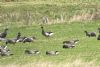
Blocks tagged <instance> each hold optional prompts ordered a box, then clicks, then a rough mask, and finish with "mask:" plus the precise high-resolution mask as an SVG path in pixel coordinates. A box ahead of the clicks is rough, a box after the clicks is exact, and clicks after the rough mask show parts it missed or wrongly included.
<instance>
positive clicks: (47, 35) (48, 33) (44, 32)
mask: <svg viewBox="0 0 100 67" xmlns="http://www.w3.org/2000/svg"><path fill="white" fill-rule="evenodd" d="M41 29H42V35H43V36H45V37H50V36H52V35H53V34H54V33H53V32H46V31H44V28H43V26H42V27H41Z"/></svg>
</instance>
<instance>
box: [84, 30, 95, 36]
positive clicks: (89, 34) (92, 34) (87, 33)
mask: <svg viewBox="0 0 100 67" xmlns="http://www.w3.org/2000/svg"><path fill="white" fill-rule="evenodd" d="M84 32H85V33H86V36H88V37H96V33H95V32H87V31H84Z"/></svg>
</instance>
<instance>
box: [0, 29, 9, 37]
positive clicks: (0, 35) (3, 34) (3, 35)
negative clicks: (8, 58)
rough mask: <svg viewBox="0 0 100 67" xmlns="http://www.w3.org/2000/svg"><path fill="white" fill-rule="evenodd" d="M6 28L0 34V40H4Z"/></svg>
mask: <svg viewBox="0 0 100 67" xmlns="http://www.w3.org/2000/svg"><path fill="white" fill-rule="evenodd" d="M7 30H8V29H7V28H6V29H5V30H4V32H1V33H0V38H5V37H6V36H7Z"/></svg>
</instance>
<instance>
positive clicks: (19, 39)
mask: <svg viewBox="0 0 100 67" xmlns="http://www.w3.org/2000/svg"><path fill="white" fill-rule="evenodd" d="M25 38H26V37H25V36H24V37H21V33H20V32H19V33H18V36H17V40H16V42H23V40H24V39H25Z"/></svg>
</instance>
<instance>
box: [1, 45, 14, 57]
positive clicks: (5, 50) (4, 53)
mask: <svg viewBox="0 0 100 67" xmlns="http://www.w3.org/2000/svg"><path fill="white" fill-rule="evenodd" d="M0 55H1V56H10V55H13V54H12V53H10V50H9V49H8V48H7V46H0Z"/></svg>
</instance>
